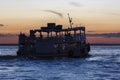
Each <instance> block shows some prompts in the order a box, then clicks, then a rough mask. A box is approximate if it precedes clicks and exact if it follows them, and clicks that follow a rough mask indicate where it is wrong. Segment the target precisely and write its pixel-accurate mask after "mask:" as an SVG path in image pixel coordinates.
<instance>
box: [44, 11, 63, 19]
mask: <svg viewBox="0 0 120 80" xmlns="http://www.w3.org/2000/svg"><path fill="white" fill-rule="evenodd" d="M43 11H45V12H50V13H53V14H56V15H58V16H59V17H61V18H63V14H62V13H60V12H57V11H53V10H43Z"/></svg>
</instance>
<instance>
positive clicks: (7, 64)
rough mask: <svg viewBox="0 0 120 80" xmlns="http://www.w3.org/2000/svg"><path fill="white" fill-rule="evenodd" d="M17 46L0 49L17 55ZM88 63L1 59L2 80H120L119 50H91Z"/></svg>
mask: <svg viewBox="0 0 120 80" xmlns="http://www.w3.org/2000/svg"><path fill="white" fill-rule="evenodd" d="M17 49H18V47H17V46H0V55H16V51H17ZM90 54H91V55H92V56H91V57H89V58H85V59H79V58H78V59H70V58H69V59H67V58H66V59H55V60H30V59H17V58H15V59H10V60H5V59H0V80H120V46H92V50H91V52H90Z"/></svg>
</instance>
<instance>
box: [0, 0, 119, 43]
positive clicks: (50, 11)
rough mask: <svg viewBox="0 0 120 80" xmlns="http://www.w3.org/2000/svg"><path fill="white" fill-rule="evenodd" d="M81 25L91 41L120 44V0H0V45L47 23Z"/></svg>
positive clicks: (13, 41)
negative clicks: (71, 22)
mask: <svg viewBox="0 0 120 80" xmlns="http://www.w3.org/2000/svg"><path fill="white" fill-rule="evenodd" d="M67 13H70V16H71V17H72V18H73V23H74V26H80V25H84V26H86V29H87V34H88V40H89V42H90V43H101V44H102V43H106V44H120V0H0V44H5V43H17V42H18V37H17V36H16V35H17V34H19V33H20V32H24V33H26V34H28V31H29V30H30V29H38V28H40V26H46V23H48V22H55V23H57V24H63V25H64V28H65V27H68V26H69V23H68V19H67V18H68V16H67Z"/></svg>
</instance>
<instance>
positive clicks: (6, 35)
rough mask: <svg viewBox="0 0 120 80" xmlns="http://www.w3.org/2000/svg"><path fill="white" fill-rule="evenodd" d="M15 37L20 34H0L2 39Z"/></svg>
mask: <svg viewBox="0 0 120 80" xmlns="http://www.w3.org/2000/svg"><path fill="white" fill-rule="evenodd" d="M15 36H18V34H10V33H8V34H2V33H1V34H0V37H15Z"/></svg>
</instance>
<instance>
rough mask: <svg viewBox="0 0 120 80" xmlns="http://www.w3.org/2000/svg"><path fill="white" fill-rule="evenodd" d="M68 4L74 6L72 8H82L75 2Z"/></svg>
mask: <svg viewBox="0 0 120 80" xmlns="http://www.w3.org/2000/svg"><path fill="white" fill-rule="evenodd" d="M69 4H70V5H72V6H74V7H81V6H83V5H82V4H80V3H77V2H70V3H69Z"/></svg>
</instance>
